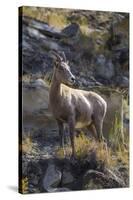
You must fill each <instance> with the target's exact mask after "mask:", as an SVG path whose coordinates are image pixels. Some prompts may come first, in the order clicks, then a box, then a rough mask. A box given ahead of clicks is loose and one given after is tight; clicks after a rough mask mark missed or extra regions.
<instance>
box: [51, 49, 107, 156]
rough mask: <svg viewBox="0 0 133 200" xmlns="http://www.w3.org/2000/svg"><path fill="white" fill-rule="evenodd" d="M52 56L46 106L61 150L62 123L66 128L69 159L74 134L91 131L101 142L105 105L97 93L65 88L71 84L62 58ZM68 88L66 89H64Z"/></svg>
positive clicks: (73, 150) (68, 68)
mask: <svg viewBox="0 0 133 200" xmlns="http://www.w3.org/2000/svg"><path fill="white" fill-rule="evenodd" d="M52 54H53V55H54V56H55V58H56V61H55V67H54V73H53V77H52V82H51V87H50V93H49V103H50V106H51V110H52V113H53V115H54V117H55V119H56V120H57V123H58V127H59V135H60V144H61V146H62V147H63V149H64V123H67V124H68V127H69V134H70V140H71V146H72V157H73V156H75V144H74V130H75V129H78V128H83V127H88V128H89V127H90V126H91V127H92V128H93V131H94V129H95V132H96V133H97V138H98V140H99V141H101V140H102V139H103V133H102V128H103V120H104V117H105V114H106V108H107V105H106V102H105V100H104V99H103V98H102V97H101V96H99V95H98V94H97V93H95V92H92V91H84V90H79V89H73V88H71V87H69V86H70V85H73V84H74V82H75V76H74V75H73V74H72V72H71V70H70V67H69V65H68V62H67V61H66V57H65V54H64V53H62V56H61V55H59V54H58V53H57V52H52ZM67 85H69V86H67Z"/></svg>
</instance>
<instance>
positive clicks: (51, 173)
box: [43, 164, 61, 192]
mask: <svg viewBox="0 0 133 200" xmlns="http://www.w3.org/2000/svg"><path fill="white" fill-rule="evenodd" d="M60 182H61V172H60V171H59V170H58V169H57V167H56V166H55V165H54V164H49V165H48V168H47V170H46V172H45V175H44V178H43V188H44V189H45V190H46V191H47V192H53V191H54V190H55V189H56V187H57V186H58V185H59V183H60Z"/></svg>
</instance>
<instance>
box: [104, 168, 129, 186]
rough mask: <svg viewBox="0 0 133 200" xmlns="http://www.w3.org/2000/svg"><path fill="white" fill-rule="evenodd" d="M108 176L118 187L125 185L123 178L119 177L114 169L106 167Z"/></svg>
mask: <svg viewBox="0 0 133 200" xmlns="http://www.w3.org/2000/svg"><path fill="white" fill-rule="evenodd" d="M106 172H107V176H108V179H109V180H110V181H113V184H114V185H116V187H125V186H126V185H125V182H124V180H122V178H120V177H118V176H117V175H116V174H115V173H114V172H113V171H111V170H110V169H108V168H106Z"/></svg>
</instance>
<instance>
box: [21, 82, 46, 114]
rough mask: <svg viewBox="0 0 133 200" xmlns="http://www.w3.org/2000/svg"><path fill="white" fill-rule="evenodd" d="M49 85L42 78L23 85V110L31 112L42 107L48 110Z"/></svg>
mask: <svg viewBox="0 0 133 200" xmlns="http://www.w3.org/2000/svg"><path fill="white" fill-rule="evenodd" d="M48 96H49V87H48V86H47V84H46V83H45V82H44V81H43V80H41V79H38V80H35V81H32V82H30V83H25V84H24V85H23V111H24V114H25V113H27V114H31V113H33V112H35V111H36V112H37V111H39V110H40V109H47V110H48Z"/></svg>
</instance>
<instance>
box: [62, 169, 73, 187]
mask: <svg viewBox="0 0 133 200" xmlns="http://www.w3.org/2000/svg"><path fill="white" fill-rule="evenodd" d="M73 181H74V177H73V175H72V174H71V172H70V171H66V170H64V171H63V174H62V185H67V184H70V183H72V182H73Z"/></svg>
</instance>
